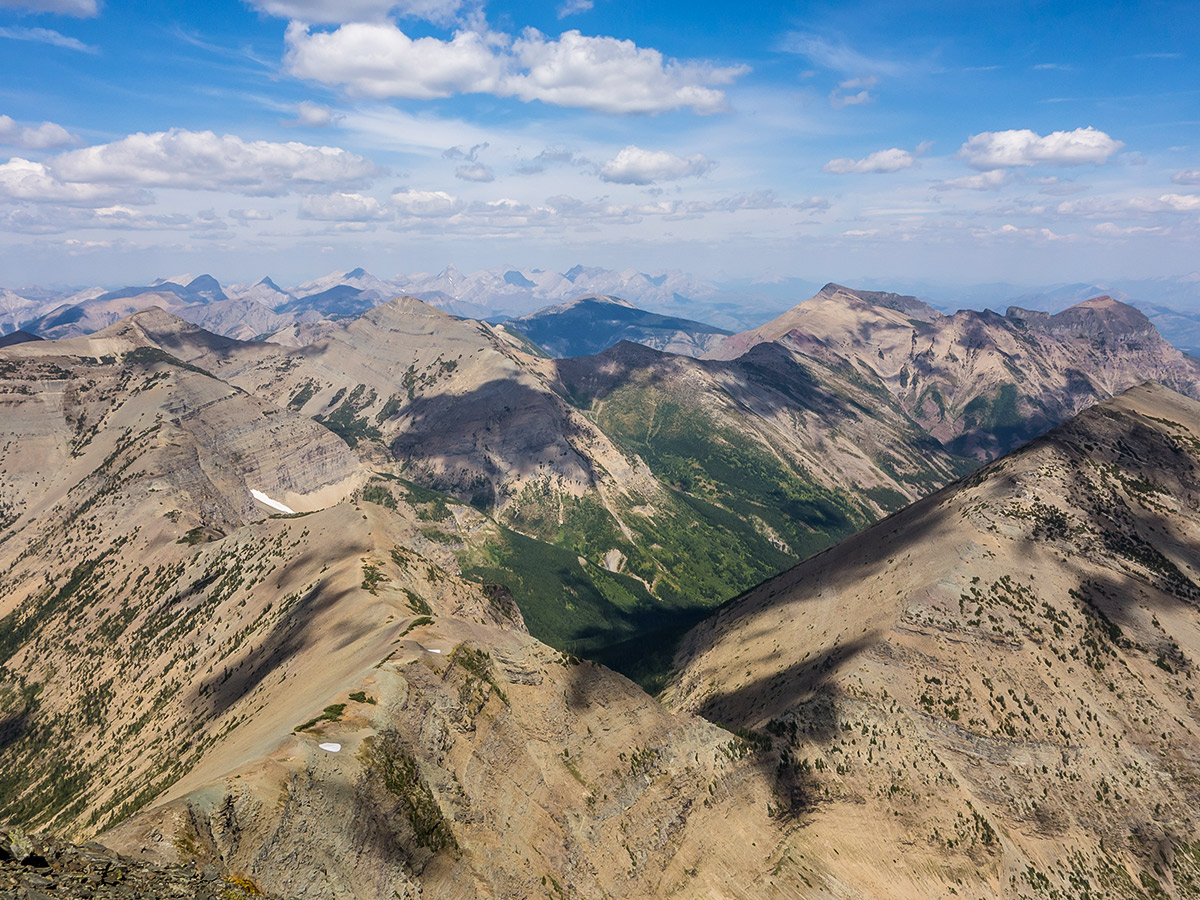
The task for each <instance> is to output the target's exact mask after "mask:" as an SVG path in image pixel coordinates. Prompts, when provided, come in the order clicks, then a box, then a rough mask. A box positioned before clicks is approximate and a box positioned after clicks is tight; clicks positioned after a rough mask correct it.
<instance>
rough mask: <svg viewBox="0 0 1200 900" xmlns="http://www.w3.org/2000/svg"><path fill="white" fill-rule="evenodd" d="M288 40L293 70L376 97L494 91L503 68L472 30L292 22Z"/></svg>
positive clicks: (288, 58) (434, 96)
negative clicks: (411, 31)
mask: <svg viewBox="0 0 1200 900" xmlns="http://www.w3.org/2000/svg"><path fill="white" fill-rule="evenodd" d="M284 40H285V42H286V44H287V51H286V52H285V54H284V63H285V65H286V66H287V68H288V71H290V72H291V73H292V74H293V75H296V76H298V77H300V78H311V79H313V80H314V81H319V82H322V83H323V84H340V85H344V86H345V87H346V89H347V91H349V92H350V93H351V94H355V95H359V96H366V97H374V98H376V99H384V98H388V97H408V98H410V99H413V100H434V99H437V98H440V97H450V96H453V95H454V94H473V93H495V92H497V91H498V89H499V85H500V81H501V78H502V75H503V71H504V65H503V60H502V59H501V58H500V57H499V56H497V55H496V53H495V52H494V51H493V49H492V48H491V47H489V46H488V45H487V43H486V42H485V41H484V39H483V37H482V36H481V35H479V34H476V33H475V32H473V31H460V32H457V33H456V34H455V35H454V37H453V38H452V39H451V40H449V41H441V40H438V39H437V38H432V37H424V38H417V39H416V40H413V39H412V38H410V37H409V36H408V35H406V34H405V33H404V32H403V31H401V30H400V29H399V28H397V27H395V26H394V25H392V24H390V23H389V24H369V23H352V24H349V25H343V26H342V27H341V28H339V29H337V30H336V31H330V32H316V33H312V32H310V31H309V29H308V28H307V27H306V26H304V25H301V24H299V23H296V22H292V23H291V24H289V25H288V27H287V32H286V34H285V37H284Z"/></svg>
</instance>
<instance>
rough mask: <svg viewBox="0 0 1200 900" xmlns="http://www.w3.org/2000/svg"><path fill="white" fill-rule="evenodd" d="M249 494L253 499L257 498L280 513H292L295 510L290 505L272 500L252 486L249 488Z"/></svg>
mask: <svg viewBox="0 0 1200 900" xmlns="http://www.w3.org/2000/svg"><path fill="white" fill-rule="evenodd" d="M250 496H251V497H253V498H254V499H255V500H257V501H258V502H259V503H265V504H266V505H267V506H269V507H271V509H277V510H279V511H280V512H281V513H294V512H295V510H294V509H292V508H291V507H290V506H284V505H283V504H282V503H280V502H279V501H278V500H272V499H271V498H270V497H268V496H267V495H266V494H264V493H263V492H262V491H256V490H254V488H251V489H250Z"/></svg>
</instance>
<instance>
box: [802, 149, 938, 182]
mask: <svg viewBox="0 0 1200 900" xmlns="http://www.w3.org/2000/svg"><path fill="white" fill-rule="evenodd" d="M916 163H917V158H916V156H914V155H913V154H912V153H910V152H909V151H907V150H901V149H899V148H898V147H892V148H890V149H888V150H877V151H875V152H874V153H872V154H871V155H870V156H867V157H864V158H863V159H831V160H830V161H829V162H827V163H825V165H823V166H821V170H822V171H824V172H830V173H832V174H834V175H851V174H855V175H858V174H864V173H881V172H899V171H900V170H901V169H911V168H912V167H913V166H914V165H916Z"/></svg>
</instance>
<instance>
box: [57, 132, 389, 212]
mask: <svg viewBox="0 0 1200 900" xmlns="http://www.w3.org/2000/svg"><path fill="white" fill-rule="evenodd" d="M49 164H50V165H51V167H52V168H53V170H54V173H55V175H56V176H57V177H58V178H59V179H61V180H63V181H66V182H72V183H76V184H82V185H92V184H94V185H137V186H142V187H168V188H187V189H191V190H224V191H232V192H234V193H239V194H246V195H248V196H259V197H269V196H279V195H281V194H285V193H288V192H289V191H290V190H291V189H293V188H295V187H310V188H311V187H312V186H317V185H320V186H323V187H328V188H338V187H340V188H346V187H353V186H356V185H360V184H363V183H366V182H368V181H370V180H371V179H373V178H375V177H376V176H379V175H381V174H383V170H381V169H380V168H379V167H378V166H376V165H375V163H373V162H371V161H370V160H368V159H365V158H363V157H361V156H357V155H355V154H353V153H350V152H348V151H346V150H342V149H341V148H338V147H314V146H311V145H309V144H301V143H297V142H294V141H292V142H288V143H275V142H271V141H243V140H242V139H241V138H239V137H237V136H236V135H230V134H226V135H222V136H218V135H216V134H214V133H213V132H211V131H184V130H182V129H177V128H173V129H171V130H170V131H160V132H155V133H153V134H142V133H138V134H131V135H129V136H128V137H126V138H122V139H121V140H119V141H114V142H113V143H110V144H99V145H97V146H94V147H84V148H82V149H79V150H70V151H67V152H66V153H62V154H60V155H58V156H57V157H54V158H53V159H51V160H49Z"/></svg>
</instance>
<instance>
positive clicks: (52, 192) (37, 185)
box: [0, 156, 146, 206]
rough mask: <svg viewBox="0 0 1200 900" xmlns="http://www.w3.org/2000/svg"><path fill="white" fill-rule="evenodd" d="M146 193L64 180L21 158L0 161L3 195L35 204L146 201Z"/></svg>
mask: <svg viewBox="0 0 1200 900" xmlns="http://www.w3.org/2000/svg"><path fill="white" fill-rule="evenodd" d="M144 193H145V192H135V194H140V195H142V196H140V197H135V196H134V195H131V193H130V191H128V190H127V189H125V188H122V187H115V186H113V185H107V184H86V183H83V184H75V183H71V182H67V181H63V180H62V179H61V178H59V177H58V176H57V175H56V173H55V172H53V171H52V170H51V169H50V168H49V167H47V166H45V165H43V164H42V163H38V162H31V161H30V160H27V159H22V158H21V157H19V156H17V157H13V158H12V159H10V160H9V161H8V162H6V163H3V164H0V197H5V198H7V199H9V200H26V201H30V202H33V203H65V204H68V205H72V206H94V205H95V204H97V203H105V202H110V201H113V200H118V199H122V200H124V201H125V202H131V200H133V199H140V200H141V201H142V202H144V201H145V199H146V198H145V196H144Z"/></svg>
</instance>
